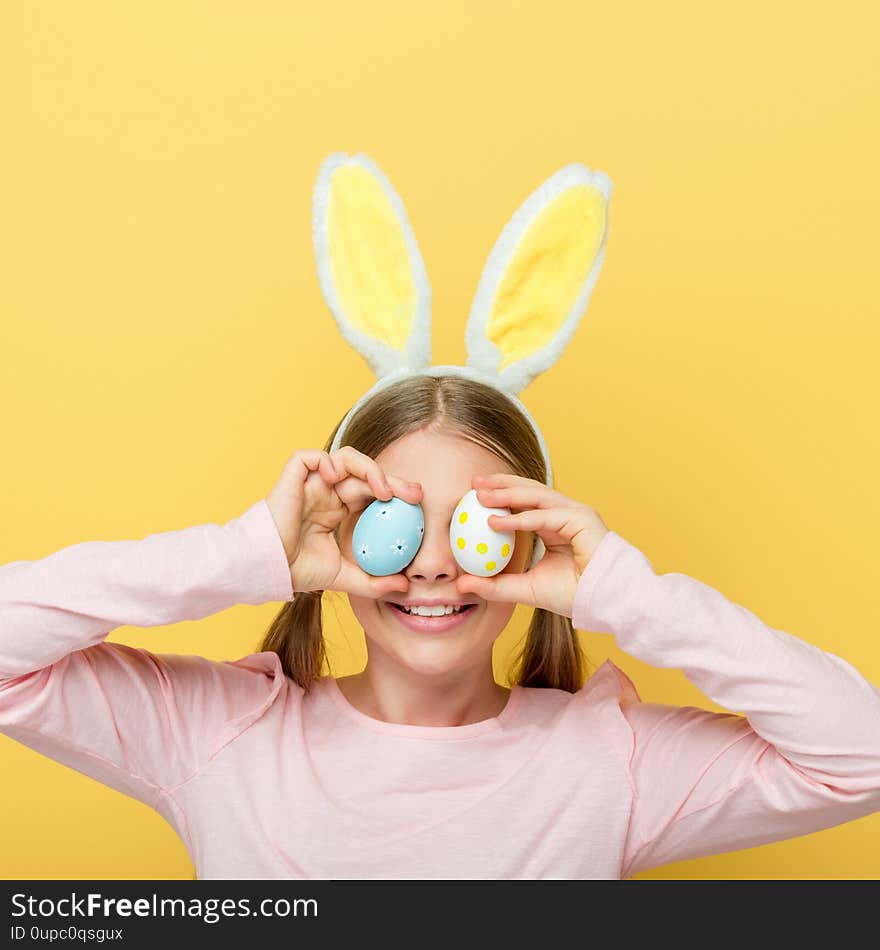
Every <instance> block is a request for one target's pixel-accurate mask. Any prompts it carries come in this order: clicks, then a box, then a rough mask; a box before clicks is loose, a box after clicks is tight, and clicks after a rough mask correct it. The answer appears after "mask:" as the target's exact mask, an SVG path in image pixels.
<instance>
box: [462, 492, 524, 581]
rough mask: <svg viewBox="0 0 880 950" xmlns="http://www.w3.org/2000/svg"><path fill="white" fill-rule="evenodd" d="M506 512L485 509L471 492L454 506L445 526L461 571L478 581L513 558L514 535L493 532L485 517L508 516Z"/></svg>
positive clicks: (490, 575) (505, 510)
mask: <svg viewBox="0 0 880 950" xmlns="http://www.w3.org/2000/svg"><path fill="white" fill-rule="evenodd" d="M509 514H510V509H509V508H487V507H486V506H485V505H481V504H480V502H479V501H478V500H477V491H476V489H475V488H472V489H471V490H470V491H469V492H468V493H467V494H466V495H465V496H464V497H463V498H462V499H461V501H460V502H459V503H458V505H457V506H456V509H455V511H454V512H453V514H452V520H451V521H450V522H449V544H450V545H451V547H452V554H453V556H454V557H455V560H456V561H458V564H459V566H460V567H461V569H462V570H464V571H467V572H468V574H476V575H477V576H479V577H492V576H493V575H494V574H497V573H498V572H499V571H503V570H504V568H505V567H507V565H508V564H509V563H510V559H511V558H512V557H513V548H514V544H515V543H516V532H514V531H495V530H494V529H492V528H490V527H489V515H509Z"/></svg>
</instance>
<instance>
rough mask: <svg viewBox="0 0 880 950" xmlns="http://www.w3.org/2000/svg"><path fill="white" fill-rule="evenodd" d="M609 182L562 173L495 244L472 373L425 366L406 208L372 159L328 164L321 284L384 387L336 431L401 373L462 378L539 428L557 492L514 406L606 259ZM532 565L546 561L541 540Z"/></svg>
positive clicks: (418, 260) (473, 331)
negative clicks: (487, 389)
mask: <svg viewBox="0 0 880 950" xmlns="http://www.w3.org/2000/svg"><path fill="white" fill-rule="evenodd" d="M611 189H612V185H611V179H610V178H609V177H608V176H607V175H606V174H605V173H604V172H601V171H591V170H590V169H589V168H587V167H586V166H585V165H580V164H576V163H575V164H571V165H566V166H565V167H564V168H562V169H560V170H559V171H558V172H556V173H555V174H554V175H551V176H550V178H548V179H547V180H546V181H545V182H544V183H543V184H542V185H540V187H538V188H537V189H536V190H535V191H534V192H533V193H532V194H531V195H530V196H529V197H528V198H527V199H526V200H525V201H524V202H523V204H522V205H520V207H519V208H518V210H517V211H516V213H515V214H514V215H513V217H512V218H511V219H510V221H509V222H508V223H507V225H506V226H505V228H504V230H503V231H502V232H501V235H500V237H499V238H498V240H497V241H496V242H495V246H494V247H493V248H492V251H491V253H490V254H489V258H488V260H487V261H486V265H485V267H484V268H483V274H482V277H481V278H480V283H479V286H478V287H477V292H476V295H475V296H474V300H473V303H472V305H471V312H470V316H469V317H468V322H467V327H466V329H465V344H466V348H467V362H466V365H465V366H430V365H429V364H430V361H431V287H430V284H429V283H428V275H427V272H426V270H425V265H424V262H423V261H422V256H421V253H420V252H419V248H418V245H417V244H416V240H415V236H414V234H413V230H412V227H411V226H410V223H409V219H408V218H407V215H406V211H405V209H404V206H403V202H402V201H401V199H400V197H399V196H398V194H397V192H396V191H395V190H394V188H393V187H392V185H391V182H390V181H389V180H388V179H387V178H386V177H385V175H384V174H383V172H382V171H381V169H380V168H379V167H378V166H377V165H376V164H375V163H374V162H373V161H372V160H371V159H370V158H369V157H368V156H366V155H364V154H363V153H358V154H357V155H354V156H351V157H349V156H348V155H347V154H345V153H344V152H336V153H334V154H332V155H330V156H328V157H327V158H326V159H325V160H324V162H323V163H322V164H321V167H320V170H319V172H318V178H317V181H316V183H315V188H314V193H313V201H312V237H313V241H314V245H315V255H316V260H317V266H318V278H319V280H320V283H321V291H322V293H323V294H324V299H325V300H326V301H327V305H328V306H329V307H330V310H331V312H332V313H333V317H334V319H335V320H336V323H337V325H338V327H339V330H340V332H341V333H342V336H343V337H344V338H345V339H346V340H347V342H348V343H349V344H350V345H351V346H352V347H354V349H356V350H357V351H358V353H360V354H361V356H362V357H363V358H364V359H365V360H366V362H367V364H368V365H369V367H370V369H371V370H372V371H373V373H374V374H375V375H376V377H377V382H376V383H375V385H374V386H372V387H371V388H370V389H369V390H368V391H367V392H366V393H364V395H363V396H361V398H360V399H359V400H358V401H357V402H356V403H355V404H354V405H353V406H352V407H351V409H350V410H349V412H348V413H347V414H346V416H345V418H344V419H343V420H342V422H341V423H340V425H339V428H338V430H337V432H336V436H335V438H334V440H333V444H332V446H331V451H335V450H336V449H338V448H339V446H340V443H341V441H342V438H343V435H344V433H345V430H346V428H347V426H348V423H349V420H350V419H351V418H352V416H353V415H354V414H355V413H356V412H357V411H358V409H359V408H360V407H361V405H362V404H363V403H364V402H366V401H367V400H368V399H369V398H371V397H372V396H373V395H374V394H375V393H377V392H379V391H380V390H381V389H384V388H385V387H386V386H389V385H391V384H393V383H395V382H397V381H398V380H400V379H402V378H403V377H405V376H419V375H428V376H464V377H467V378H469V379H474V380H477V381H478V382H482V383H484V384H487V385H489V386H493V387H495V388H496V389H499V390H501V392H503V393H504V394H505V395H506V396H507V397H508V398H509V399H510V400H511V402H512V403H513V404H514V405H515V406H516V408H517V409H519V411H520V412H521V413H522V414H523V415H524V416H525V417H526V419H528V421H529V422H530V423H531V426H532V428H533V429H534V431H535V435H536V436H537V439H538V442H539V444H540V447H541V452H542V454H543V456H544V463H545V465H546V469H547V485H549V486H551V487H552V485H553V476H552V470H551V467H550V455H549V453H548V451H547V445H546V443H545V441H544V437H543V435H542V434H541V430H540V429H539V428H538V425H537V423H536V422H535V420H534V419H533V418H532V416H531V414H530V413H529V411H528V410H527V409H526V407H525V406H524V405H523V404H522V402H520V400H519V399H518V398H517V393H519V392H520V391H521V390H523V389H524V388H525V387H526V386H527V385H528V384H529V383H530V382H531V381H532V380H533V379H534V378H535V376H537V375H538V374H539V373H543V372H544V371H545V370H546V369H549V368H550V367H551V366H552V365H553V364H554V363H555V362H556V361H557V360H558V359H559V357H560V356H561V355H562V351H563V350H564V349H565V347H566V346H567V345H568V342H569V341H570V340H571V337H572V335H573V334H574V331H575V329H576V328H577V325H578V323H579V322H580V319H581V317H582V316H583V313H584V311H585V310H586V307H587V302H588V300H589V298H590V294H591V292H592V290H593V287H594V285H595V283H596V280H597V279H598V277H599V271H600V270H601V268H602V264H603V262H604V260H605V242H606V237H607V234H608V202H609V199H610V197H611ZM536 541H537V543H536V550H535V552H534V557H533V561H532V563H533V564H534V563H536V562H537V561H538V560H540V557H541V556H542V555H543V544H542V543H541V540H540V538H537V539H536Z"/></svg>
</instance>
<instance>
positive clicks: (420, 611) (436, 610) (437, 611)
mask: <svg viewBox="0 0 880 950" xmlns="http://www.w3.org/2000/svg"><path fill="white" fill-rule="evenodd" d="M404 610H405V611H406V612H407V613H408V614H416V615H417V616H419V617H442V616H443V615H444V614H457V613H461V608H460V607H451V606H449V605H446V606H442V605H440V604H438V605H437V606H436V607H404Z"/></svg>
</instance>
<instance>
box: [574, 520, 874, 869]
mask: <svg viewBox="0 0 880 950" xmlns="http://www.w3.org/2000/svg"><path fill="white" fill-rule="evenodd" d="M572 622H573V624H574V626H575V627H577V628H578V629H581V630H590V631H596V632H599V633H611V634H613V635H614V637H615V640H616V642H617V644H618V645H619V646H620V647H621V648H622V649H623V650H625V651H626V652H627V653H630V654H632V656H634V657H636V658H638V659H640V660H643V661H644V662H646V663H650V664H652V665H653V666H658V667H672V668H677V669H681V670H682V671H683V672H684V674H685V675H686V676H687V678H688V679H689V680H690V681H691V682H692V683H694V684H695V685H696V686H698V687H699V688H700V689H701V690H702V691H703V692H704V693H705V694H706V695H707V696H709V697H710V698H711V699H712V700H714V701H715V702H716V703H718V704H719V705H721V706H723V707H725V708H726V709H729V710H734V711H735V713H736V714H724V713H713V712H709V711H708V710H704V709H698V708H695V707H692V706H685V707H676V706H665V705H660V704H652V703H642V702H641V701H639V700H638V694H637V693H635V692H634V691H633V690H625V691H623V692H624V693H627V692H628V693H629V696H630V699H631V700H632V701H630V702H623V703H622V704H621V710H622V712H623V714H624V717H625V720H626V724H627V726H628V728H627V729H626V730H625V731H626V734H627V736H628V738H629V742H630V748H629V750H628V753H629V754H628V759H629V772H630V777H631V782H632V785H633V790H634V793H635V798H634V804H633V810H632V814H631V818H630V826H629V832H628V837H627V841H626V848H625V853H624V855H623V859H622V864H621V877H629V876H632V875H633V874H636V873H638V872H639V871H643V870H646V869H648V868H652V867H656V866H658V865H661V864H668V863H669V862H672V861H680V860H684V859H687V858H694V857H700V856H703V855H708V854H717V853H720V852H724V851H733V850H737V849H740V848H748V847H753V846H755V845H760V844H766V843H768V842H771V841H778V840H781V839H784V838H792V837H796V836H798V835H803V834H808V833H810V832H814V831H818V830H820V829H823V828H828V827H831V826H832V825H838V824H841V823H843V822H846V821H851V820H853V819H856V818H860V817H862V816H865V815H869V814H871V813H872V812H876V811H878V810H880V690H878V689H877V688H876V687H875V686H873V685H872V684H871V683H869V682H868V681H867V680H866V679H865V678H864V677H863V676H862V675H861V674H860V673H859V672H858V671H857V670H856V669H855V668H854V667H852V666H851V665H850V664H849V663H848V662H847V661H846V660H843V659H841V658H840V657H839V656H835V655H834V654H833V653H827V652H825V651H823V650H821V649H819V648H818V647H816V646H814V645H813V644H810V643H807V642H805V641H804V640H800V639H798V638H797V637H795V636H792V635H791V634H789V633H785V632H783V631H781V630H776V629H773V628H772V627H769V626H767V625H766V624H764V623H763V622H762V621H761V620H759V619H758V618H757V617H756V616H755V615H754V614H752V613H750V612H749V611H748V610H746V609H745V608H744V607H740V606H738V605H737V604H734V603H731V602H730V601H729V600H727V599H726V598H725V597H724V596H723V595H722V594H720V593H719V592H718V591H716V590H714V589H713V588H711V587H709V586H707V585H706V584H703V583H701V582H700V581H698V580H695V579H694V578H692V577H689V576H687V575H685V574H680V573H670V574H656V573H655V572H654V570H653V568H652V566H651V564H650V562H649V561H648V559H647V558H646V557H645V555H644V554H642V553H641V552H640V551H639V550H638V549H637V548H635V547H634V546H632V545H631V544H629V543H628V542H627V541H625V540H624V539H623V538H622V537H620V536H619V535H618V534H616V533H615V532H613V531H612V532H610V533H609V534H608V535H606V536H605V538H603V540H602V542H601V543H600V545H599V547H598V548H597V549H596V551H595V553H594V555H593V557H592V559H591V560H590V562H589V564H588V565H587V568H586V570H585V571H584V573H583V574H582V575H581V578H580V581H579V584H578V588H577V593H576V596H575V602H574V609H573V616H572ZM738 714H741V715H738Z"/></svg>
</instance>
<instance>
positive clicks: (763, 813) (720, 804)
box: [0, 374, 880, 879]
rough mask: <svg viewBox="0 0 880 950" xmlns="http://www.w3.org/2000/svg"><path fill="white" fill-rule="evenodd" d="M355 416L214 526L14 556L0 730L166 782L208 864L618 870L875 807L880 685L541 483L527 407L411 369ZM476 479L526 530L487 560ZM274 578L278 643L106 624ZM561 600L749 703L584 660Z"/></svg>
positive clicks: (126, 781)
mask: <svg viewBox="0 0 880 950" xmlns="http://www.w3.org/2000/svg"><path fill="white" fill-rule="evenodd" d="M337 429H338V426H337ZM345 433H346V434H345V439H344V445H342V446H341V447H339V448H337V449H335V450H333V451H329V448H330V447H331V446H332V441H333V440H332V436H331V439H329V440H328V442H327V444H326V445H325V449H324V450H323V451H318V450H302V451H298V452H295V453H294V454H293V456H292V457H291V458H290V460H289V461H288V463H287V465H286V466H285V468H284V471H283V473H282V475H281V478H280V480H279V481H278V484H277V485H275V487H274V488H273V489H272V490H271V492H270V493H269V495H268V497H267V498H266V499H265V500H261V501H259V502H257V503H256V504H255V505H253V506H252V507H251V508H249V509H248V510H247V511H246V512H245V513H244V514H243V515H242V516H241V517H239V518H237V519H234V520H232V521H230V522H229V523H228V524H226V525H223V526H218V525H214V524H205V525H200V526H196V527H192V528H189V529H185V530H181V531H171V532H166V533H163V534H153V535H149V536H147V537H146V538H144V539H142V540H139V541H116V542H102V541H92V542H86V543H82V544H78V545H73V546H72V547H68V548H65V549H63V550H61V551H58V552H57V553H55V554H53V555H51V556H49V557H46V558H44V559H43V560H40V561H33V562H25V561H20V562H14V563H11V564H7V565H6V566H4V567H3V568H2V569H0V677H2V683H0V729H2V731H3V732H4V733H5V734H6V735H8V736H10V737H11V738H13V739H15V740H17V741H19V742H22V743H24V744H25V745H28V746H30V747H31V748H33V749H35V750H36V751H38V752H41V753H42V754H44V755H48V756H50V757H51V758H53V759H55V760H57V761H59V762H63V763H65V764H67V765H69V766H71V767H72V768H74V769H77V770H78V771H80V772H83V773H85V774H87V775H90V776H92V777H94V778H95V779H97V780H98V781H100V782H103V783H105V784H107V785H109V786H111V787H113V788H115V789H117V790H119V791H121V792H123V793H124V794H126V795H129V796H131V797H133V798H136V799H138V800H140V801H142V802H145V803H147V804H148V805H150V806H152V807H153V808H155V809H156V810H157V811H158V812H159V813H160V814H162V815H163V816H164V817H165V818H166V819H167V820H168V821H169V823H170V824H171V825H172V827H173V828H174V829H175V830H176V831H177V833H178V834H179V835H180V836H181V838H182V840H183V842H184V843H185V845H186V847H187V849H188V851H189V854H190V855H191V857H192V860H193V863H194V865H195V869H196V872H197V875H198V877H200V878H210V879H216V878H299V879H303V878H347V879H351V878H358V879H360V878H383V879H394V878H444V879H450V878H452V879H460V878H467V879H472V878H522V879H535V878H627V877H630V876H632V875H634V874H637V873H638V872H640V871H644V870H646V869H648V868H652V867H656V866H657V865H661V864H664V863H667V862H671V861H679V860H682V859H685V858H692V857H696V856H700V855H708V854H713V853H717V852H723V851H730V850H733V849H739V848H747V847H752V846H755V845H760V844H763V843H766V842H771V841H778V840H780V839H783V838H788V837H792V836H796V835H803V834H807V833H809V832H813V831H817V830H819V829H823V828H828V827H830V826H832V825H836V824H840V823H843V822H847V821H851V820H853V819H856V818H859V817H862V816H864V815H868V814H871V813H872V812H875V811H877V810H878V809H880V692H878V690H877V689H876V688H875V687H874V686H872V685H871V684H870V683H869V682H867V681H866V680H865V679H864V678H863V677H862V676H861V675H860V674H859V673H858V672H857V671H856V670H855V669H854V668H853V667H852V666H851V665H850V664H849V663H847V662H846V661H845V660H843V659H841V658H840V657H837V656H835V655H833V654H830V653H826V652H824V651H822V650H820V649H818V648H817V647H815V646H813V645H811V644H809V643H806V642H804V641H803V640H800V639H798V638H796V637H794V636H792V635H791V634H788V633H785V632H783V631H781V630H776V629H773V628H771V627H768V626H767V625H765V624H764V623H762V622H761V621H760V620H759V619H758V618H757V617H756V616H754V615H753V614H751V613H750V612H749V611H747V610H746V609H745V608H743V607H740V606H737V605H736V604H733V603H731V602H729V601H728V600H726V599H725V598H724V596H723V595H722V594H720V593H719V592H717V591H716V590H713V589H712V588H710V587H708V586H706V585H705V584H702V583H700V582H699V581H697V580H695V579H693V578H690V577H688V576H686V575H684V574H680V573H671V574H656V573H655V572H654V570H653V569H652V567H651V565H650V563H649V561H648V560H647V558H646V557H645V556H644V555H643V554H642V553H641V552H640V551H639V550H638V549H637V548H635V547H634V546H633V545H632V544H630V543H629V542H627V541H626V540H624V539H623V538H622V537H621V536H620V535H618V534H616V533H615V532H614V531H612V530H608V528H607V527H606V526H605V524H604V523H603V521H602V519H601V518H600V517H599V516H598V515H597V514H596V512H595V511H593V510H592V509H591V508H590V507H588V506H587V505H586V504H583V503H580V502H578V501H576V500H573V499H571V498H568V497H566V496H565V495H564V494H562V493H560V492H559V491H556V490H554V489H551V488H550V487H548V486H547V485H546V484H544V482H545V475H546V472H545V470H544V462H543V456H542V451H541V448H540V446H539V444H538V441H537V439H536V437H535V433H534V431H533V429H532V427H531V425H530V424H529V422H528V420H527V419H526V418H525V417H524V416H522V415H521V414H520V413H518V412H512V411H511V407H510V405H509V401H508V400H507V398H506V397H505V396H504V395H503V394H501V393H500V392H499V391H498V390H497V389H494V388H493V387H491V386H485V385H482V384H481V383H479V382H476V381H474V380H468V379H464V378H456V377H454V376H448V375H442V374H440V375H436V376H415V377H411V378H407V379H404V380H401V381H399V382H397V383H395V384H394V385H390V386H388V387H386V388H385V389H384V390H382V391H381V392H378V393H377V394H375V395H374V396H373V397H372V398H370V399H369V400H367V401H366V402H364V403H363V405H361V407H360V408H359V409H358V411H357V413H356V414H355V415H354V416H353V417H352V418H351V419H350V421H349V424H348V427H347V429H346V430H345ZM471 487H474V488H476V489H477V490H478V498H479V500H480V501H481V502H483V503H484V504H486V505H489V506H498V507H508V508H510V509H511V510H512V512H513V513H512V514H511V515H510V516H508V517H503V518H498V517H494V518H493V519H492V520H491V522H490V526H492V527H495V528H505V529H509V530H511V531H515V532H516V544H515V548H514V557H513V559H512V561H511V562H510V564H508V565H507V567H506V568H505V569H504V571H502V572H501V573H500V574H498V575H496V576H495V577H493V578H478V577H473V576H471V575H468V574H464V573H462V571H461V569H460V568H459V567H458V565H457V563H456V561H455V559H454V557H453V556H452V552H451V550H450V545H449V530H448V529H449V519H450V515H451V513H452V511H453V509H454V507H455V505H456V503H457V501H458V499H459V498H460V497H461V496H462V494H464V493H465V492H466V491H468V490H469V489H470V488H471ZM392 494H394V495H397V496H399V497H400V498H403V499H404V500H406V501H408V502H411V503H417V502H418V503H420V504H421V505H422V507H423V509H424V513H425V532H424V537H423V541H422V544H421V546H420V548H419V549H418V553H417V555H416V557H415V558H414V559H413V560H412V562H411V563H410V564H409V565H408V566H407V567H406V569H405V570H404V571H403V572H402V573H400V574H397V575H393V576H391V577H383V578H378V577H370V576H369V575H367V574H365V573H364V572H363V571H361V569H360V568H359V567H358V566H357V565H356V563H355V562H354V560H353V557H352V550H351V537H352V530H353V527H354V524H355V522H356V521H357V518H358V515H359V513H360V512H361V511H362V510H363V509H364V508H365V506H366V505H367V504H369V503H370V502H371V501H372V500H373V499H375V498H381V499H384V500H388V499H389V498H390V497H391V495H392ZM538 539H540V541H542V542H543V544H544V546H545V549H546V551H545V554H544V556H543V558H541V559H540V560H539V561H538V562H537V564H535V565H534V566H533V567H531V568H530V569H527V565H529V564H530V563H531V557H530V556H531V546H532V545H533V544H534V543H536V541H537V540H538ZM325 590H326V591H333V590H335V591H341V592H344V593H346V594H347V595H348V597H349V601H350V603H351V606H352V609H353V611H354V613H355V615H356V616H357V618H358V620H359V621H360V624H361V625H362V627H363V630H364V633H365V636H366V643H367V651H368V661H367V664H366V666H365V668H364V670H363V671H362V672H361V673H359V674H356V675H354V676H346V677H343V678H341V679H339V680H337V679H335V678H334V677H333V676H332V675H322V668H323V666H324V661H325V656H324V644H323V640H322V635H321V604H322V592H323V591H325ZM271 600H279V601H285V602H286V603H285V605H284V607H283V608H282V610H281V612H280V613H279V614H278V616H277V618H276V619H275V621H274V622H273V623H272V625H271V628H270V629H269V631H268V633H267V635H266V638H265V640H264V642H263V644H262V650H261V651H260V652H258V653H252V654H250V655H248V656H245V657H243V658H242V659H238V660H235V661H226V662H215V661H212V660H208V659H205V658H202V657H198V656H181V655H170V654H169V655H156V654H153V653H150V652H149V651H148V650H146V649H143V648H138V649H135V648H131V647H128V646H124V645H121V644H115V643H109V642H107V641H106V639H105V638H106V636H107V634H108V633H109V632H110V631H111V630H113V629H114V628H115V627H117V626H120V625H122V624H128V625H137V626H144V627H149V626H156V625H161V624H169V623H174V622H177V621H181V620H195V619H199V618H201V617H206V616H208V615H209V614H212V613H215V612H217V611H220V610H223V609H226V608H228V607H230V606H233V605H234V604H239V603H246V604H261V603H265V602H267V601H271ZM516 603H521V604H526V605H529V606H531V607H533V608H534V614H533V618H532V621H531V624H530V627H529V630H528V634H527V639H526V643H525V646H524V650H523V652H522V655H521V658H520V662H519V666H518V671H517V673H516V675H515V676H514V677H513V678H512V680H511V682H512V683H513V685H512V686H511V688H510V689H507V688H504V687H502V686H501V685H499V684H497V683H496V682H495V680H494V678H493V674H492V662H491V660H492V645H493V643H494V641H495V640H496V638H497V637H498V636H499V634H500V633H501V632H502V630H503V629H504V626H505V624H506V623H507V621H508V619H509V618H510V615H511V613H512V611H513V609H514V605H515V604H516ZM414 604H415V605H418V604H442V605H449V606H451V607H454V608H457V613H456V614H455V615H454V616H452V615H450V616H446V617H443V618H436V619H435V618H427V617H416V616H411V615H408V614H407V613H406V612H405V608H406V607H407V606H409V605H414ZM575 628H577V629H582V630H591V631H596V632H604V633H612V634H613V635H614V636H615V637H616V640H617V643H618V644H619V645H620V646H621V647H622V648H623V649H624V650H626V651H627V652H628V653H630V654H632V655H633V656H634V657H636V658H638V659H640V660H643V661H645V662H647V663H651V664H654V665H656V666H660V667H677V668H680V669H682V670H683V671H684V672H685V674H686V675H687V676H688V678H689V679H690V680H691V681H692V682H693V683H694V684H696V685H697V686H698V687H699V688H700V689H701V690H703V691H704V692H705V694H706V695H707V696H710V697H711V698H712V699H713V700H714V701H715V702H717V703H719V704H721V705H723V706H725V707H726V708H730V709H735V710H739V711H740V713H739V714H733V713H725V714H718V713H713V712H709V711H707V710H703V709H698V708H694V707H681V708H679V707H675V706H666V705H661V704H656V703H645V702H642V701H641V700H640V697H639V695H638V693H637V691H636V688H635V686H634V685H633V683H632V682H631V681H630V680H629V678H628V677H627V676H626V675H625V674H624V673H623V671H622V670H620V669H619V668H618V667H617V666H616V665H615V664H614V663H612V662H611V661H610V660H609V661H606V662H605V663H604V664H603V665H602V666H601V667H600V668H599V669H598V670H597V671H596V672H595V673H593V674H592V676H590V677H589V679H587V680H586V682H584V672H583V657H582V654H581V651H580V647H579V643H578V639H577V637H576V635H575Z"/></svg>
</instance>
